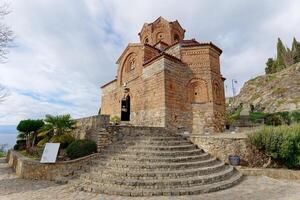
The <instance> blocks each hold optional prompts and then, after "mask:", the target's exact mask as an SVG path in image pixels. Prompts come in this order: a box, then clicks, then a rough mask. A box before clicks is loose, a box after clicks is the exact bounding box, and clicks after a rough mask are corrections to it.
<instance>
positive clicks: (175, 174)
mask: <svg viewBox="0 0 300 200" xmlns="http://www.w3.org/2000/svg"><path fill="white" fill-rule="evenodd" d="M226 167H227V165H225V164H224V162H221V161H220V162H217V163H216V164H214V165H211V166H209V167H201V168H195V169H182V170H167V171H162V170H147V169H145V170H139V171H135V170H132V169H127V170H126V169H123V170H119V169H117V170H115V169H103V168H92V169H91V174H92V176H102V177H122V178H136V179H147V178H149V177H150V178H152V179H158V178H160V179H168V178H180V177H192V176H201V175H207V174H212V173H215V172H219V171H221V170H224V169H225V168H226ZM86 175H89V174H85V175H83V176H86Z"/></svg>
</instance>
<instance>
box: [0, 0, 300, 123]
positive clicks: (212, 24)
mask: <svg viewBox="0 0 300 200" xmlns="http://www.w3.org/2000/svg"><path fill="white" fill-rule="evenodd" d="M1 1H3V0H1ZM9 2H10V9H11V10H12V13H11V14H9V16H7V17H6V18H5V19H4V22H5V23H6V24H7V25H9V26H10V27H11V29H12V30H13V31H14V33H15V36H16V40H15V44H14V46H15V47H14V48H12V49H11V50H10V53H9V55H8V60H7V62H6V63H4V64H0V84H2V85H4V86H5V87H6V88H7V89H8V90H9V92H10V96H9V97H8V98H7V100H6V101H5V102H3V103H1V104H0V125H10V124H17V123H18V121H19V120H21V119H26V118H40V117H43V116H44V115H45V114H47V113H49V114H63V113H70V114H71V115H72V116H73V117H74V118H78V117H84V116H89V115H94V114H96V113H97V112H98V109H99V106H100V100H101V98H100V96H101V91H100V85H102V84H104V83H106V82H108V81H110V80H112V79H114V77H115V75H116V70H117V66H116V65H115V61H116V59H117V58H118V56H119V55H120V54H121V53H122V50H123V49H124V48H125V47H126V45H127V43H128V42H138V35H137V34H138V32H139V31H140V29H141V28H142V25H143V23H144V22H152V21H154V20H155V19H156V18H157V17H159V16H163V17H164V18H166V19H168V20H170V21H171V20H172V21H173V20H176V19H177V20H179V22H180V23H181V25H182V26H183V27H184V28H185V29H186V38H196V39H197V40H198V41H203V42H206V41H212V42H213V43H215V44H216V45H218V46H219V47H220V48H221V49H223V54H222V57H221V65H222V74H223V76H224V77H226V78H227V82H226V85H227V86H228V89H227V95H232V91H231V89H230V87H231V85H230V82H231V80H232V79H236V80H237V81H238V84H237V87H238V88H240V87H241V86H242V85H243V83H244V82H245V81H246V80H248V79H249V78H251V77H254V76H256V75H258V74H262V73H264V67H265V61H266V59H267V58H268V57H271V56H274V55H275V45H276V41H277V38H278V37H280V38H282V40H283V41H284V43H286V44H287V45H288V46H290V43H291V41H292V37H294V36H295V37H298V38H299V40H300V28H299V27H300V26H299V25H300V12H299V9H300V1H297V0H294V1H293V0H282V1H281V0H276V1H274V0H251V1H250V0H249V1H240V0H226V1H213V0H207V1H206V0H164V1H162V0H151V1H150V0H76V1H74V0H10V1H9Z"/></svg>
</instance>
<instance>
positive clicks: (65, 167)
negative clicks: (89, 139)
mask: <svg viewBox="0 0 300 200" xmlns="http://www.w3.org/2000/svg"><path fill="white" fill-rule="evenodd" d="M98 158H100V154H92V155H89V156H86V157H83V158H79V159H75V160H71V161H61V162H57V163H51V164H45V163H40V162H39V161H37V160H33V159H30V158H27V157H24V156H22V155H21V154H19V153H18V152H16V151H9V152H8V154H7V157H6V162H7V163H8V165H9V166H10V167H12V168H13V170H14V171H15V172H16V174H17V175H18V176H19V177H21V178H24V179H38V180H56V179H58V178H60V177H67V176H74V175H79V173H82V171H87V170H89V167H90V165H91V164H92V161H93V160H95V159H98ZM77 173H78V174H77Z"/></svg>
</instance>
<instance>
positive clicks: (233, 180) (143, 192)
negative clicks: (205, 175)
mask: <svg viewBox="0 0 300 200" xmlns="http://www.w3.org/2000/svg"><path fill="white" fill-rule="evenodd" d="M241 179H242V174H241V173H238V172H234V174H232V176H230V177H229V178H228V179H226V180H222V181H219V182H214V183H210V184H205V185H203V184H202V185H195V186H188V187H181V186H180V185H179V187H177V188H168V187H158V188H150V189H147V188H142V189H140V188H137V187H135V186H133V187H128V186H127V187H125V186H121V187H116V186H115V187H112V186H111V185H103V184H98V183H96V184H93V183H86V184H83V185H80V186H78V188H79V189H80V190H84V191H88V192H96V193H102V194H103V193H104V194H109V195H121V196H175V195H196V194H202V193H208V192H214V191H218V190H221V189H226V188H229V187H231V186H233V185H235V184H237V183H239V182H240V181H241Z"/></svg>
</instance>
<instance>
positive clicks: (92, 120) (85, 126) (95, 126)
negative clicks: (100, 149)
mask: <svg viewBox="0 0 300 200" xmlns="http://www.w3.org/2000/svg"><path fill="white" fill-rule="evenodd" d="M109 117H110V116H109V115H95V116H91V117H85V118H80V119H76V129H75V130H74V131H73V134H74V136H75V138H77V139H91V140H94V141H96V140H97V132H98V131H99V130H102V129H105V128H106V127H108V126H109Z"/></svg>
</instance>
